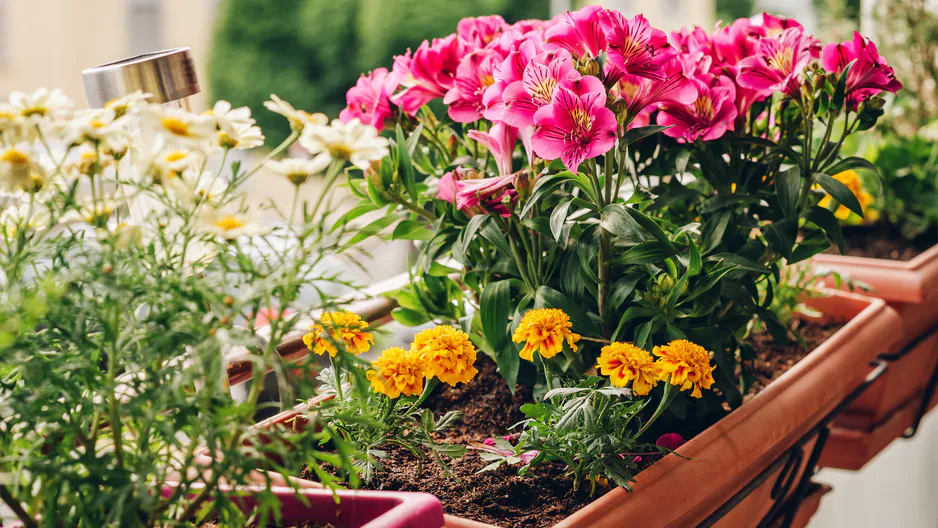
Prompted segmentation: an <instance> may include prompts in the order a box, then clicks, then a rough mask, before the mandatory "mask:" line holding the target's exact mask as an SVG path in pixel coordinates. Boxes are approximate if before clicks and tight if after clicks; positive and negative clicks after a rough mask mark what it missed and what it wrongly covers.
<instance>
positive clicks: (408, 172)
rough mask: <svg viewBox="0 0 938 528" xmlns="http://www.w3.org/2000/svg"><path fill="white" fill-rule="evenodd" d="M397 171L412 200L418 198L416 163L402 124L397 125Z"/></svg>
mask: <svg viewBox="0 0 938 528" xmlns="http://www.w3.org/2000/svg"><path fill="white" fill-rule="evenodd" d="M396 132H397V163H398V166H397V173H398V176H400V178H401V182H402V183H403V184H404V189H406V190H407V194H409V195H410V198H411V199H412V200H416V199H417V179H416V176H415V175H414V164H413V163H412V162H411V161H410V152H409V151H408V150H407V142H406V141H405V140H404V131H403V130H402V129H401V125H397V130H396Z"/></svg>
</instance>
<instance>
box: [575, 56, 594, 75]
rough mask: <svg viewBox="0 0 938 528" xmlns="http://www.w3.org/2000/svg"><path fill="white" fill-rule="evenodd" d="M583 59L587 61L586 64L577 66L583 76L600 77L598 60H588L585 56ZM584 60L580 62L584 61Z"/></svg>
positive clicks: (582, 63)
mask: <svg viewBox="0 0 938 528" xmlns="http://www.w3.org/2000/svg"><path fill="white" fill-rule="evenodd" d="M583 59H586V60H585V62H581V63H579V64H577V70H579V71H580V73H582V74H583V75H592V76H594V77H596V76H598V75H599V63H598V62H596V59H592V58H586V57H585V56H584V57H583ZM583 59H580V60H581V61H583Z"/></svg>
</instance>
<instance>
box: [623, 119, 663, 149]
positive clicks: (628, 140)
mask: <svg viewBox="0 0 938 528" xmlns="http://www.w3.org/2000/svg"><path fill="white" fill-rule="evenodd" d="M669 128H671V127H670V126H661V125H648V126H643V127H635V128H633V129H630V130H629V131H628V132H626V133H625V135H624V136H622V139H620V140H619V150H623V149H625V147H627V146H629V145H631V144H632V143H635V142H636V141H638V140H640V139H644V138H646V137H648V136H651V135H654V134H657V133H658V132H661V131H663V130H667V129H669Z"/></svg>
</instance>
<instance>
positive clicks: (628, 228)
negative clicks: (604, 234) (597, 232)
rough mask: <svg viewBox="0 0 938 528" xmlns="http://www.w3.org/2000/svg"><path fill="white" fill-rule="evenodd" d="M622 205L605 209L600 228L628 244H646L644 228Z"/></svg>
mask: <svg viewBox="0 0 938 528" xmlns="http://www.w3.org/2000/svg"><path fill="white" fill-rule="evenodd" d="M626 209H627V208H626V207H625V206H624V205H622V204H609V205H607V206H606V207H604V208H603V211H602V220H601V221H600V222H599V225H600V227H602V228H603V229H605V230H606V231H608V232H610V233H612V234H613V235H616V236H617V237H619V238H621V239H623V240H625V241H627V242H632V243H636V242H644V241H645V234H644V233H643V232H642V231H643V230H642V226H641V225H639V223H638V222H637V221H635V219H634V218H632V216H631V215H630V214H629V213H628V212H627V211H626Z"/></svg>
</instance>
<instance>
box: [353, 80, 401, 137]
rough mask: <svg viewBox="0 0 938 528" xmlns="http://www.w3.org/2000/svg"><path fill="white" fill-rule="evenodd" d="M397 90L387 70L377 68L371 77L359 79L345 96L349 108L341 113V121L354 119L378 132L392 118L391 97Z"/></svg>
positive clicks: (395, 83)
mask: <svg viewBox="0 0 938 528" xmlns="http://www.w3.org/2000/svg"><path fill="white" fill-rule="evenodd" d="M396 88H397V82H395V80H394V76H393V75H389V74H388V70H387V68H377V69H375V71H373V72H371V74H369V75H367V76H366V75H362V76H361V77H359V78H358V82H357V83H355V86H353V87H351V88H349V90H348V93H346V94H345V101H346V103H348V106H346V107H345V109H344V110H342V112H340V113H339V119H340V120H341V121H342V122H343V123H348V122H349V121H351V120H352V119H355V118H358V120H359V121H361V122H362V123H365V124H367V125H371V126H373V127H375V128H377V129H378V130H381V129H383V128H384V122H385V121H386V120H388V119H390V118H391V101H390V99H389V97H390V96H391V94H392V93H394V90H395V89H396Z"/></svg>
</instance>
